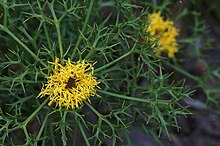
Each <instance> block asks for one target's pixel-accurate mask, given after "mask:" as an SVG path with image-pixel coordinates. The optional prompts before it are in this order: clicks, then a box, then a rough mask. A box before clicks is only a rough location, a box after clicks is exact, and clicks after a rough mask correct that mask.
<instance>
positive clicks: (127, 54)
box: [95, 44, 136, 73]
mask: <svg viewBox="0 0 220 146" xmlns="http://www.w3.org/2000/svg"><path fill="white" fill-rule="evenodd" d="M135 46H136V44H134V47H133V48H132V49H131V50H130V51H129V52H127V53H126V54H124V55H122V56H121V57H119V58H118V59H116V60H114V61H112V62H110V63H108V64H106V65H104V66H102V67H99V68H97V69H96V70H95V73H97V72H100V71H102V70H104V69H106V68H107V67H109V66H111V65H113V64H115V63H116V62H118V61H120V60H122V59H124V58H125V57H127V56H129V55H130V54H131V53H132V52H133V49H134V48H135Z"/></svg>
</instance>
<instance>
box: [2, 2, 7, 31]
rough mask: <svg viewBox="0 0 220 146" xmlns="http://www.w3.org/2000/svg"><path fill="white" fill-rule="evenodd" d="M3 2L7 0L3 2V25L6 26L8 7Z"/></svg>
mask: <svg viewBox="0 0 220 146" xmlns="http://www.w3.org/2000/svg"><path fill="white" fill-rule="evenodd" d="M4 3H7V0H5V1H4V2H3V5H4V6H3V9H4V26H5V27H6V26H7V20H8V7H7V6H6V5H5V4H4Z"/></svg>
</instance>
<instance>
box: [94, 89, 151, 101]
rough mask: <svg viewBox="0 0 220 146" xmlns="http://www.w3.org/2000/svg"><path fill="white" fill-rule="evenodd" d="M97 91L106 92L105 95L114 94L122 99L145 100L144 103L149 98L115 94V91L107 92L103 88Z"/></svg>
mask: <svg viewBox="0 0 220 146" xmlns="http://www.w3.org/2000/svg"><path fill="white" fill-rule="evenodd" d="M97 91H98V92H100V93H103V94H106V95H110V96H114V97H118V98H122V99H126V100H132V101H138V102H146V103H149V102H150V100H147V99H143V98H137V97H131V96H125V95H120V94H116V93H112V92H107V91H104V90H97Z"/></svg>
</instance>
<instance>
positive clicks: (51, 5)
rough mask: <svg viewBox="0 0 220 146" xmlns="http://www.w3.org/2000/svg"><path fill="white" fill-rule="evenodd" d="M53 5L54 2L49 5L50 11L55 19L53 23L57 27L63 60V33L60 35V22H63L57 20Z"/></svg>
mask: <svg viewBox="0 0 220 146" xmlns="http://www.w3.org/2000/svg"><path fill="white" fill-rule="evenodd" d="M53 5H54V1H52V3H51V4H49V8H50V11H51V14H52V17H53V20H54V21H53V22H54V25H55V27H56V31H57V37H58V43H59V49H60V58H61V60H62V59H63V46H62V39H61V33H60V21H61V20H58V19H57V16H56V14H55V12H54V8H53Z"/></svg>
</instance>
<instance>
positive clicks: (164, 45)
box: [146, 12, 179, 57]
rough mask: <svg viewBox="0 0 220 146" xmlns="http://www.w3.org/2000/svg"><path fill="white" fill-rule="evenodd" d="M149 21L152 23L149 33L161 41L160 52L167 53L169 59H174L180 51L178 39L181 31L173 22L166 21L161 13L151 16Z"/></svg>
mask: <svg viewBox="0 0 220 146" xmlns="http://www.w3.org/2000/svg"><path fill="white" fill-rule="evenodd" d="M148 19H149V21H150V25H149V27H148V31H149V32H150V34H151V35H154V36H156V37H158V38H159V39H160V40H159V46H160V48H159V49H158V50H159V51H160V52H167V53H168V56H169V57H174V54H175V53H176V52H177V51H178V49H177V47H178V44H177V42H176V37H177V36H178V35H179V30H178V29H177V28H176V27H175V26H174V24H173V21H170V20H164V19H163V17H162V16H161V14H160V12H157V13H152V14H150V16H149V18H148ZM146 39H148V38H146ZM154 39H155V38H154Z"/></svg>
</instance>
